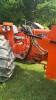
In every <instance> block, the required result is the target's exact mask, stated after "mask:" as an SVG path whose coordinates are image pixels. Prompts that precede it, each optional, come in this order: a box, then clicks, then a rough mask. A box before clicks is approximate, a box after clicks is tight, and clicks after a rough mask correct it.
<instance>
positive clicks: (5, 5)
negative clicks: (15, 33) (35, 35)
mask: <svg viewBox="0 0 56 100" xmlns="http://www.w3.org/2000/svg"><path fill="white" fill-rule="evenodd" d="M25 19H26V20H27V21H32V22H33V21H36V22H39V23H40V24H43V25H44V26H51V25H52V24H56V0H0V23H2V22H3V21H12V22H14V24H16V25H19V24H22V23H24V21H25Z"/></svg>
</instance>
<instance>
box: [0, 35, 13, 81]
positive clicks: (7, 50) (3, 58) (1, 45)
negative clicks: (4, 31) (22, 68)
mask: <svg viewBox="0 0 56 100" xmlns="http://www.w3.org/2000/svg"><path fill="white" fill-rule="evenodd" d="M14 59H15V57H14V55H13V52H12V48H11V47H10V45H9V40H6V39H5V37H4V36H3V35H0V82H4V81H6V80H7V79H8V78H10V77H11V75H12V74H13V71H14V68H15V65H14Z"/></svg>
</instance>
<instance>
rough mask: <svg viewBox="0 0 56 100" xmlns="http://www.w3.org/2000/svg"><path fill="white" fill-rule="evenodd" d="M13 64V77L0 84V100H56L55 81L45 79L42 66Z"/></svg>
mask: <svg viewBox="0 0 56 100" xmlns="http://www.w3.org/2000/svg"><path fill="white" fill-rule="evenodd" d="M15 64H16V68H15V71H14V74H13V76H12V77H11V78H10V79H9V80H8V81H6V82H5V83H3V84H0V100H56V81H54V80H47V79H46V77H45V71H44V69H43V65H40V64H28V63H25V62H19V61H16V62H15Z"/></svg>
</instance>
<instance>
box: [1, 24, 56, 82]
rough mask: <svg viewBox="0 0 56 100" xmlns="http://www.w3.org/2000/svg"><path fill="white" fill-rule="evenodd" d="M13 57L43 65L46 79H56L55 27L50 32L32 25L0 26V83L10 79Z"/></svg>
mask: <svg viewBox="0 0 56 100" xmlns="http://www.w3.org/2000/svg"><path fill="white" fill-rule="evenodd" d="M15 57H17V58H19V59H21V60H27V61H34V62H38V63H41V61H46V62H47V64H44V68H45V69H46V77H47V78H48V79H51V78H52V79H56V25H53V26H52V27H51V30H47V29H44V28H43V27H41V26H38V24H37V23H33V24H32V25H31V26H23V27H22V28H17V27H16V26H15V25H13V23H8V22H4V23H3V25H0V82H4V81H6V80H7V79H8V78H10V77H11V75H12V73H13V71H14V68H15V65H14V59H15Z"/></svg>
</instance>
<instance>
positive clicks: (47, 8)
mask: <svg viewBox="0 0 56 100" xmlns="http://www.w3.org/2000/svg"><path fill="white" fill-rule="evenodd" d="M37 9H38V11H37V13H38V18H37V20H39V21H40V22H41V23H42V24H44V23H45V24H46V25H47V26H48V25H52V24H56V3H55V2H52V1H49V2H45V3H42V4H39V5H37Z"/></svg>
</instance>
